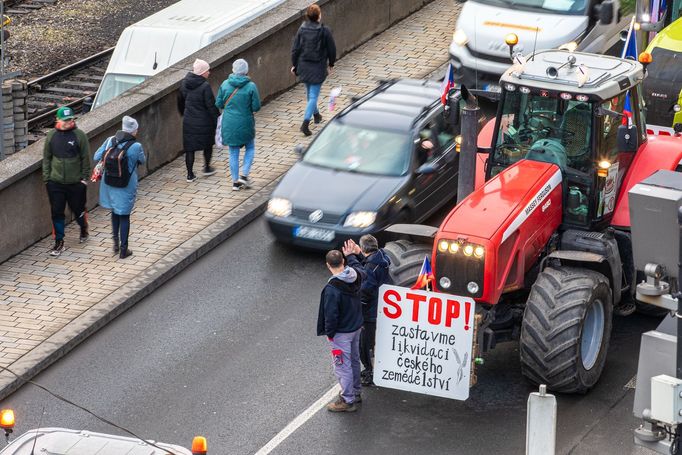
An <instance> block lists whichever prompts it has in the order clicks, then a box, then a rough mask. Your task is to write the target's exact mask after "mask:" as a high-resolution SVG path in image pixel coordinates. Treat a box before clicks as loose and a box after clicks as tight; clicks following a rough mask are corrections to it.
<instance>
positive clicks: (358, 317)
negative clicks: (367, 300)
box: [317, 244, 364, 412]
mask: <svg viewBox="0 0 682 455" xmlns="http://www.w3.org/2000/svg"><path fill="white" fill-rule="evenodd" d="M351 248H352V247H351V246H350V245H349V244H346V245H344V247H343V252H344V254H346V255H350V254H352V249H351ZM326 263H327V269H329V271H330V272H331V274H332V277H331V278H330V279H329V281H327V284H326V286H325V287H324V289H322V294H321V296H320V309H319V313H318V317H317V335H318V336H321V335H326V336H327V340H328V341H329V346H330V348H331V353H332V359H333V364H334V374H335V375H336V378H337V380H338V381H339V385H340V386H341V393H340V394H339V397H338V398H337V399H336V400H335V401H333V402H331V403H329V404H328V405H327V409H328V410H329V411H331V412H354V411H356V410H357V407H356V404H357V403H360V402H361V401H362V396H361V391H362V385H361V384H360V330H361V328H362V303H361V302H360V298H359V297H358V292H359V290H360V286H361V285H362V274H363V273H364V272H363V271H362V268H360V267H356V268H353V267H349V266H346V265H344V258H343V254H341V252H340V251H338V250H331V251H330V252H328V253H327V256H326Z"/></svg>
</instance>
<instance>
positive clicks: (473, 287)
mask: <svg viewBox="0 0 682 455" xmlns="http://www.w3.org/2000/svg"><path fill="white" fill-rule="evenodd" d="M478 290H479V287H478V283H476V282H475V281H469V282H468V283H467V291H469V294H477V293H478Z"/></svg>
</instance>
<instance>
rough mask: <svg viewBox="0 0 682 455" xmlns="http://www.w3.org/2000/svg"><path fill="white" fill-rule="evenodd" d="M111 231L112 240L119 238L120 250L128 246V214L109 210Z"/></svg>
mask: <svg viewBox="0 0 682 455" xmlns="http://www.w3.org/2000/svg"><path fill="white" fill-rule="evenodd" d="M111 231H112V234H113V236H114V241H116V240H120V242H121V250H122V251H125V249H126V248H127V247H128V235H129V234H130V215H116V214H115V213H114V212H111Z"/></svg>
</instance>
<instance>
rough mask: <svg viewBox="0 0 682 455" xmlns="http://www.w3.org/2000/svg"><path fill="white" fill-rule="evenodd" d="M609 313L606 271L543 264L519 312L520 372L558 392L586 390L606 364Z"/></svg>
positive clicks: (609, 303)
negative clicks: (522, 312)
mask: <svg viewBox="0 0 682 455" xmlns="http://www.w3.org/2000/svg"><path fill="white" fill-rule="evenodd" d="M612 314H613V308H612V300H611V288H610V286H609V281H608V279H607V278H606V277H605V276H604V275H602V274H601V273H597V272H594V271H592V270H586V269H578V268H568V267H566V268H561V269H554V268H547V269H545V270H544V271H543V272H541V273H540V274H539V275H538V278H537V280H536V281H535V283H534V284H533V287H532V289H531V292H530V295H529V296H528V301H527V303H526V309H525V311H524V314H523V322H522V324H521V340H520V352H521V370H522V373H523V375H524V376H525V377H526V378H528V379H529V380H530V381H531V382H533V383H535V384H547V387H548V388H549V389H551V390H553V391H556V392H563V393H585V392H587V391H588V390H589V389H590V388H592V387H593V386H594V385H595V384H596V383H597V381H598V380H599V376H600V375H601V373H602V370H603V369H604V363H605V362H606V352H607V351H608V347H609V338H610V337H611V317H612Z"/></svg>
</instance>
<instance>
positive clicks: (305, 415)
mask: <svg viewBox="0 0 682 455" xmlns="http://www.w3.org/2000/svg"><path fill="white" fill-rule="evenodd" d="M339 392H341V387H339V385H338V384H336V385H335V386H334V387H332V388H331V389H329V390H328V391H327V392H326V393H325V394H324V395H322V396H321V397H320V399H319V400H317V401H316V402H315V403H313V404H311V405H310V406H309V407H308V409H306V410H305V411H303V412H302V413H300V414H299V415H298V416H297V417H296V418H295V419H294V420H292V421H291V422H289V425H287V426H286V427H284V429H283V430H282V431H280V432H279V433H277V434H276V435H275V437H274V438H272V439H270V441H269V442H268V443H267V444H265V445H264V446H263V447H261V449H260V450H259V451H258V452H256V455H268V454H269V453H270V452H272V451H273V450H275V448H276V447H277V446H278V445H280V444H281V443H282V442H283V441H284V440H285V439H286V438H288V437H289V436H291V434H292V433H293V432H294V431H296V430H298V428H299V427H300V426H301V425H303V424H304V423H306V422H307V421H308V420H310V418H311V417H312V416H314V415H315V413H316V412H317V411H319V410H320V409H322V408H323V407H324V406H325V405H326V404H327V403H329V402H330V401H331V400H332V399H333V398H334V397H335V396H336V395H338V394H339Z"/></svg>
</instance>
